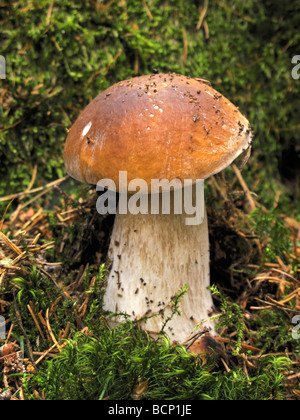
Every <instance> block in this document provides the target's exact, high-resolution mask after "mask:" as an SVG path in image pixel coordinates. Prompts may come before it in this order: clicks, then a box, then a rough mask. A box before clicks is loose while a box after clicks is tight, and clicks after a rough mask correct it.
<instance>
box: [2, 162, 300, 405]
mask: <svg viewBox="0 0 300 420" xmlns="http://www.w3.org/2000/svg"><path fill="white" fill-rule="evenodd" d="M66 183H68V178H67V177H66V178H63V179H60V180H57V181H55V182H52V183H50V184H48V185H45V186H43V187H39V188H33V185H34V175H33V179H32V182H31V185H29V187H28V189H27V190H26V191H24V192H21V193H19V194H15V195H12V196H10V197H2V198H0V200H1V201H6V202H7V215H6V216H5V215H3V218H2V221H1V223H0V314H1V316H2V317H3V318H1V319H0V321H1V320H2V324H1V323H0V324H1V327H0V328H1V329H0V333H1V332H2V337H1V336H0V338H1V339H0V348H1V350H0V351H1V354H0V399H10V400H23V399H25V400H27V399H34V400H43V399H123V400H124V399H134V400H143V399H144V400H147V399H148V400H151V399H190V400H197V399H231V400H236V399H300V369H299V367H300V357H299V355H300V335H299V334H298V326H299V324H300V320H299V318H300V245H299V239H300V224H299V222H298V221H297V220H295V219H293V218H292V217H290V216H288V215H285V214H278V212H276V206H275V205H274V209H271V210H267V209H265V208H264V207H263V206H262V205H260V203H259V199H258V198H257V197H255V195H253V194H252V193H251V192H250V191H249V189H248V187H247V185H246V183H245V181H244V179H243V177H242V173H241V171H240V170H239V169H238V168H237V167H236V166H234V176H233V178H232V179H231V180H230V182H228V181H226V180H225V179H224V177H223V176H214V177H212V178H210V179H209V180H208V181H207V183H206V204H207V210H208V220H209V234H210V244H211V245H210V246H211V250H210V252H211V284H212V285H213V287H212V292H213V296H214V303H215V306H216V309H217V311H218V313H219V314H220V317H219V319H218V327H219V328H218V332H219V337H218V342H219V343H220V345H221V346H222V357H221V360H220V362H219V363H218V364H216V363H215V361H214V358H213V357H208V358H205V359H203V357H202V356H201V355H199V354H195V353H193V352H191V351H190V349H189V348H188V346H172V345H171V344H170V343H169V341H168V338H167V337H165V336H164V335H162V336H160V337H159V338H158V339H157V340H150V339H149V337H148V335H147V334H146V333H145V332H144V331H142V330H141V329H140V325H139V322H138V321H136V322H129V321H128V322H124V323H123V324H120V325H119V326H118V327H116V328H111V327H110V326H109V324H108V322H107V314H106V313H105V312H104V311H103V309H102V297H103V294H104V292H105V279H106V275H107V272H108V268H109V267H108V266H107V265H106V252H107V246H108V243H109V237H110V233H111V228H112V225H113V217H112V216H109V217H102V216H100V215H99V214H98V213H97V212H96V210H95V203H96V199H97V197H98V196H97V193H96V192H95V189H93V188H89V187H82V188H80V192H79V193H77V194H75V195H68V194H67V193H66V190H67V188H64V186H65V185H66ZM53 197H54V198H53ZM220 203H221V204H220ZM12 206H14V207H13V211H12V210H11V209H12ZM94 210H95V211H94ZM4 330H6V333H5V336H3V331H4ZM298 336H299V337H298Z"/></svg>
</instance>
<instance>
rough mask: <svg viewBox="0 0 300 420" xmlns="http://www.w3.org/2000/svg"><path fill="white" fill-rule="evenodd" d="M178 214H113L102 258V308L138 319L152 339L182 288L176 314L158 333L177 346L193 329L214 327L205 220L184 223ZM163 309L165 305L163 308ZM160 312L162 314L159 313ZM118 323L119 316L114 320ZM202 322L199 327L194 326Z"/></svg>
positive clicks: (120, 318)
mask: <svg viewBox="0 0 300 420" xmlns="http://www.w3.org/2000/svg"><path fill="white" fill-rule="evenodd" d="M186 218H187V215H186V214H185V213H183V214H137V215H133V214H130V213H128V214H117V215H116V218H115V223H114V227H113V232H112V236H111V242H110V247H109V253H108V256H109V258H110V260H111V262H112V266H111V270H110V274H109V277H108V281H107V289H106V294H105V296H104V309H105V310H107V311H110V312H113V313H126V314H127V315H128V317H129V319H141V318H144V317H145V316H151V315H153V314H157V316H155V317H151V318H150V319H147V321H146V322H145V321H142V322H141V326H142V328H144V329H146V330H147V331H148V332H149V333H150V335H152V336H155V335H156V334H158V333H159V332H160V330H161V328H162V325H163V324H164V322H165V321H166V319H167V318H168V317H169V316H170V315H171V314H172V305H170V302H172V298H173V297H174V296H175V294H178V292H179V291H180V290H182V288H183V287H184V286H185V285H187V293H186V294H184V296H183V298H182V300H181V302H180V304H179V310H180V312H181V315H180V316H179V315H178V314H175V315H174V316H173V318H172V319H171V320H170V321H169V322H168V323H167V324H166V326H165V329H164V331H165V332H166V333H167V334H168V335H169V337H170V340H171V341H172V342H178V343H183V342H185V341H186V340H187V339H188V338H189V336H190V335H191V334H192V333H195V329H196V330H197V331H198V332H199V328H200V331H201V330H202V329H203V328H204V327H208V328H210V329H211V333H212V335H215V331H214V323H213V322H212V321H210V320H207V319H208V318H209V316H210V314H211V311H212V309H213V301H212V297H211V292H210V291H209V290H208V289H207V288H208V286H209V284H210V279H209V239H208V227H207V217H206V212H205V217H204V221H203V222H202V223H201V224H199V225H186ZM168 305H169V306H168ZM162 310H163V311H162ZM115 320H116V321H121V320H122V316H119V317H118V318H115ZM203 320H206V322H204V323H203V324H201V325H200V324H199V326H198V328H197V324H198V323H200V322H202V321H203Z"/></svg>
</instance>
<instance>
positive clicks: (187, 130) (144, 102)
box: [64, 73, 252, 343]
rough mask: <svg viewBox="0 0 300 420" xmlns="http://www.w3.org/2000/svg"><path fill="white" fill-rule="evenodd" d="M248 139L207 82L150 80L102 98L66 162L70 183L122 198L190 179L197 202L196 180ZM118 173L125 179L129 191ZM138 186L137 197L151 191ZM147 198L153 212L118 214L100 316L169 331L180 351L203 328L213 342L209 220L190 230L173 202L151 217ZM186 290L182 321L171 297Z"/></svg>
mask: <svg viewBox="0 0 300 420" xmlns="http://www.w3.org/2000/svg"><path fill="white" fill-rule="evenodd" d="M251 139H252V132H251V129H250V125H249V122H248V121H247V119H246V118H245V117H244V116H243V115H242V114H241V113H240V112H239V110H238V109H237V108H236V107H235V106H234V105H233V104H232V103H231V102H230V101H228V100H227V99H226V98H225V97H224V96H223V95H221V94H220V93H218V92H217V91H216V90H214V89H213V88H212V87H211V86H210V84H209V83H208V82H206V81H205V80H202V79H193V78H190V77H186V76H182V75H177V74H173V73H172V74H152V75H146V76H140V77H135V78H132V79H130V80H125V81H122V82H119V83H117V84H115V85H113V86H111V87H110V88H108V89H107V90H105V91H104V92H102V93H101V94H100V95H98V96H97V97H96V98H95V99H94V100H93V101H92V102H91V103H90V104H89V105H88V106H87V107H86V108H85V109H84V110H83V112H82V113H81V114H80V115H79V117H78V119H77V120H76V121H75V123H74V125H73V126H72V128H71V130H70V132H69V134H68V137H67V140H66V144H65V151H64V161H65V166H66V170H67V172H68V173H69V175H71V176H72V177H73V178H75V179H77V180H79V181H81V182H86V183H90V184H97V183H98V181H99V180H101V179H104V178H105V179H110V180H113V182H114V183H115V184H116V188H117V190H118V191H120V190H122V191H124V190H125V189H126V188H127V187H128V185H129V183H130V182H131V181H132V182H134V180H137V179H138V180H143V182H144V184H142V187H143V185H146V187H147V186H148V187H150V186H151V181H152V180H159V181H162V184H161V185H162V189H164V185H165V184H164V182H165V183H166V185H167V184H168V182H169V183H170V182H172V181H174V180H175V181H177V184H176V182H175V184H176V185H175V184H174V185H175V188H174V191H173V192H172V194H173V195H175V194H176V191H178V189H179V187H180V186H182V185H183V183H184V181H185V180H190V183H191V185H192V191H193V194H194V196H193V197H194V198H193V199H195V194H196V193H197V191H198V192H199V191H200V192H201V188H199V190H197V185H201V181H199V182H197V181H198V180H204V179H206V178H208V177H209V176H211V175H214V174H216V173H217V172H219V171H221V170H223V169H224V168H226V167H227V166H228V165H230V163H231V162H232V161H233V160H234V159H235V158H236V157H237V156H238V155H240V153H241V152H242V151H244V150H246V149H247V147H248V146H249V144H250V143H251ZM120 171H126V177H127V180H126V181H127V182H125V184H124V182H122V180H121V181H120V177H119V175H120ZM123 184H124V185H123ZM142 187H141V193H143V192H145V193H147V192H148V193H149V189H148V190H147V188H146V190H143V188H142ZM128 197H129V198H128V200H130V197H132V196H130V195H128ZM148 197H150V200H149V204H148V205H149V207H148V214H141V213H138V214H131V213H130V212H127V214H121V213H125V212H120V211H119V212H117V214H116V217H115V222H114V226H113V231H112V235H111V240H110V246H109V251H108V257H109V260H110V261H111V269H110V273H109V276H108V280H107V289H106V293H105V296H104V309H106V310H107V311H109V312H112V313H114V314H118V316H116V320H118V321H120V320H121V319H122V314H124V315H125V314H126V316H127V317H128V318H129V319H140V320H141V325H142V327H143V328H145V329H146V330H147V331H148V332H149V334H150V335H151V336H153V337H155V336H156V335H157V334H158V333H159V332H160V331H161V328H162V326H164V331H165V332H166V333H167V334H168V335H169V337H170V340H171V341H172V342H176V343H183V342H185V341H186V340H187V339H188V337H189V336H190V334H192V333H193V331H194V330H195V328H196V327H197V326H201V327H207V328H208V329H210V333H211V335H212V336H213V335H215V334H216V332H215V325H214V322H213V321H211V320H210V315H211V313H212V311H213V300H212V296H211V292H210V291H209V290H208V287H209V284H210V275H209V237H208V226H207V217H206V212H204V220H203V222H202V223H200V224H199V223H198V224H197V223H196V224H191V223H187V220H188V217H190V214H186V212H185V211H184V210H185V208H184V206H182V209H183V211H182V214H177V212H176V211H175V210H174V207H175V205H176V200H175V201H174V203H175V204H174V205H173V206H171V211H170V214H163V211H160V212H159V214H151V200H152V201H153V200H154V198H153V197H154V196H153V195H151V196H148ZM171 198H172V197H171ZM173 198H174V197H173ZM120 199H121V198H120ZM171 201H172V200H171ZM160 206H161V204H160ZM160 208H161V207H160ZM152 213H153V212H152ZM156 213H157V212H156ZM185 285H186V286H187V291H186V293H185V294H184V295H183V296H182V299H181V302H180V304H179V309H180V314H177V313H174V296H178V293H179V292H180V291H181V290H183V288H184V286H185ZM166 321H168V322H167V323H166Z"/></svg>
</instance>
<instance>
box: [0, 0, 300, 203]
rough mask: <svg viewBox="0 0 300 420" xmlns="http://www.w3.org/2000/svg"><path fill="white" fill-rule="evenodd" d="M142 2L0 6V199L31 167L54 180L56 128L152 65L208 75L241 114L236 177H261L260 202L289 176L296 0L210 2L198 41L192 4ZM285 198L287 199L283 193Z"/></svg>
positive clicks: (294, 130)
mask: <svg viewBox="0 0 300 420" xmlns="http://www.w3.org/2000/svg"><path fill="white" fill-rule="evenodd" d="M147 6H148V10H147V9H146V7H145V6H144V5H143V3H142V2H140V1H139V0H129V1H126V2H125V1H124V2H112V3H110V2H108V3H107V4H103V3H99V4H98V3H97V4H96V3H95V2H94V3H93V2H88V3H87V2H86V1H78V2H76V3H75V2H71V1H69V0H64V1H61V2H59V3H57V2H55V3H53V2H52V1H51V0H43V1H40V2H38V3H37V2H35V3H30V5H28V2H26V1H24V0H19V1H17V2H13V3H12V2H6V3H5V4H3V5H2V7H1V14H2V19H1V25H0V34H1V54H2V55H4V56H5V58H6V62H7V78H6V79H5V80H1V81H0V83H1V86H0V87H1V89H4V90H3V91H2V96H1V98H2V100H1V101H2V105H3V117H2V121H1V128H0V159H1V168H0V179H1V181H0V195H3V194H8V193H11V192H16V191H22V190H23V189H24V188H25V186H27V185H28V183H29V181H30V178H31V174H32V170H33V167H34V165H36V164H37V166H38V180H39V181H40V182H43V181H44V180H48V179H51V180H52V179H54V178H56V177H61V176H62V175H63V174H64V166H63V161H62V151H63V145H64V141H65V137H66V128H69V127H70V125H71V124H72V123H73V122H74V120H75V118H76V117H77V115H78V114H79V112H80V111H81V110H82V108H83V107H84V106H85V105H86V104H87V103H88V102H89V101H90V100H91V99H92V98H93V97H95V96H96V95H97V94H98V93H100V92H101V91H102V90H104V89H105V88H107V87H108V86H109V85H111V84H112V83H115V82H117V81H119V80H122V79H126V78H129V77H132V76H134V75H139V74H144V73H150V72H152V70H153V69H154V68H157V69H159V71H161V72H169V71H175V72H178V73H183V74H186V75H191V76H192V77H204V78H207V79H209V80H211V81H212V82H213V85H214V86H215V88H216V89H218V90H220V91H221V92H222V93H223V94H225V95H226V96H227V97H228V98H230V99H231V100H232V101H233V102H234V103H235V104H236V105H238V106H239V107H240V109H241V111H242V112H244V113H245V114H246V115H247V116H248V118H249V120H250V122H251V124H252V126H253V129H254V131H255V141H254V147H253V149H254V154H253V157H252V159H251V160H252V162H253V163H252V164H251V166H252V168H251V171H250V173H249V176H248V177H247V176H246V175H245V176H246V178H247V182H248V181H249V183H248V185H249V187H250V188H251V186H252V184H253V179H254V178H253V173H255V172H256V178H257V177H260V178H261V179H264V182H263V183H260V184H258V185H257V184H256V191H255V192H258V193H259V192H264V193H263V194H262V200H263V201H264V202H265V203H266V204H268V205H269V203H270V202H272V200H273V199H274V196H275V194H276V191H274V189H273V183H274V180H277V182H281V181H282V180H284V179H285V178H287V179H288V180H289V181H292V180H293V179H294V178H295V177H297V176H299V172H297V167H299V160H298V161H297V159H299V141H298V140H299V134H300V131H299V130H300V129H299V123H298V110H297V101H298V98H299V93H300V83H299V81H297V80H294V79H293V78H292V77H291V70H292V67H293V65H292V64H291V59H292V57H293V56H294V55H295V54H297V53H298V51H297V50H296V46H297V45H298V44H299V37H300V34H299V33H296V32H295V30H294V28H296V27H298V26H299V20H300V19H299V16H300V14H299V11H300V9H299V7H300V6H299V2H297V1H296V0H294V1H290V2H288V3H284V2H282V1H279V0H276V1H270V0H268V1H266V2H263V3H260V4H258V3H257V2H255V1H254V0H247V1H236V0H228V1H226V2H209V6H208V10H207V14H206V23H207V27H208V29H209V37H208V39H207V38H206V37H205V32H204V29H203V25H202V27H201V28H200V30H197V29H196V26H197V23H198V20H199V11H198V3H197V2H195V1H193V0H187V1H185V2H183V1H179V0H176V1H175V0H174V1H164V2H161V1H158V0H149V1H147ZM149 13H150V15H149ZM7 127H11V128H7ZM5 128H7V129H5ZM297 156H298V158H297ZM285 159H288V160H289V162H290V165H289V167H288V168H287V167H286V165H284V161H285ZM255 162H257V164H258V165H259V166H258V167H259V170H258V172H257V168H258V167H257V166H255V165H256V163H255ZM297 162H298V164H297ZM261 164H262V165H261ZM283 166H285V167H283ZM251 174H252V175H251ZM298 192H299V191H298ZM298 192H297V191H296V192H294V193H293V197H292V198H294V199H295V198H296V197H297V194H298ZM285 196H286V197H287V201H288V203H290V200H291V193H290V192H289V191H286V193H285Z"/></svg>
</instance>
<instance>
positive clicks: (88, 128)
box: [82, 121, 92, 137]
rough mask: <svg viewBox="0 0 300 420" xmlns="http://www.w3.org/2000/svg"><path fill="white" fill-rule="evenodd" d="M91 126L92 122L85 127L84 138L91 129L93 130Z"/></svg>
mask: <svg viewBox="0 0 300 420" xmlns="http://www.w3.org/2000/svg"><path fill="white" fill-rule="evenodd" d="M91 126H92V122H91V121H90V122H89V123H88V124H87V125H86V126H85V127H84V129H83V130H82V136H83V137H84V136H86V135H87V133H88V132H89V131H90V128H91Z"/></svg>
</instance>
